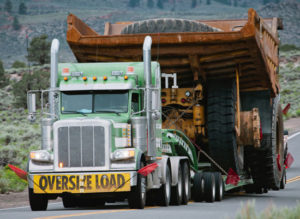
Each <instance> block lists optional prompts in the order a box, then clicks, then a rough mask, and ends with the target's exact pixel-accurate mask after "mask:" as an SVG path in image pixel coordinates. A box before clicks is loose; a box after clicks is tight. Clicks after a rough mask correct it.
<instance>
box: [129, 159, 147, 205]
mask: <svg viewBox="0 0 300 219" xmlns="http://www.w3.org/2000/svg"><path fill="white" fill-rule="evenodd" d="M143 167H144V163H141V165H140V168H143ZM146 189H147V179H146V177H145V176H143V175H141V174H139V173H137V185H136V186H134V187H133V188H132V190H131V192H130V194H129V197H128V204H129V207H130V208H137V209H144V207H145V204H146V193H147V192H146Z"/></svg>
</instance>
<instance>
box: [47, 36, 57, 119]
mask: <svg viewBox="0 0 300 219" xmlns="http://www.w3.org/2000/svg"><path fill="white" fill-rule="evenodd" d="M58 50H59V41H58V39H53V40H52V44H51V75H50V92H49V108H50V115H51V119H53V120H54V119H55V117H56V115H55V114H56V112H55V100H54V91H55V89H56V84H57V74H58Z"/></svg>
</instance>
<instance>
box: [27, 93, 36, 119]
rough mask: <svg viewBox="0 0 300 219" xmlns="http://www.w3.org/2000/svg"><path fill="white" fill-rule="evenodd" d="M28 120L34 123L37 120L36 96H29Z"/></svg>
mask: <svg viewBox="0 0 300 219" xmlns="http://www.w3.org/2000/svg"><path fill="white" fill-rule="evenodd" d="M27 108H28V120H29V121H30V122H34V121H35V120H36V116H35V115H36V94H35V93H28V94H27Z"/></svg>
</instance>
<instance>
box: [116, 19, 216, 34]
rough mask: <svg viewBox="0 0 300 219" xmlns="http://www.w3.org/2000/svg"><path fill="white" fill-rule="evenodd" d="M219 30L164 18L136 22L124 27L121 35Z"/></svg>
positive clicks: (182, 20)
mask: <svg viewBox="0 0 300 219" xmlns="http://www.w3.org/2000/svg"><path fill="white" fill-rule="evenodd" d="M219 31H221V30H220V29H218V28H215V27H211V26H208V25H207V24H204V23H200V22H197V21H192V20H185V19H175V18H163V19H161V18H160V19H150V20H144V21H138V22H134V23H132V24H129V25H128V26H126V27H124V28H123V30H122V31H121V34H137V33H174V32H219Z"/></svg>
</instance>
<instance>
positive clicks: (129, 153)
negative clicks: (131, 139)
mask: <svg viewBox="0 0 300 219" xmlns="http://www.w3.org/2000/svg"><path fill="white" fill-rule="evenodd" d="M134 155H135V151H134V149H119V150H116V151H115V152H114V153H113V154H112V160H127V159H132V158H134Z"/></svg>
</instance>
